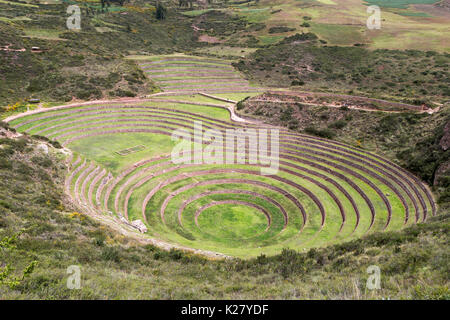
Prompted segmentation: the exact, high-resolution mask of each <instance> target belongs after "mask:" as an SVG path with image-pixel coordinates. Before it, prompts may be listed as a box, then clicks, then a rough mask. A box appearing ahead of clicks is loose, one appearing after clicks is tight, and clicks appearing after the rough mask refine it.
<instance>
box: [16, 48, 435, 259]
mask: <svg viewBox="0 0 450 320" xmlns="http://www.w3.org/2000/svg"><path fill="white" fill-rule="evenodd" d="M134 59H136V60H137V61H138V63H139V64H140V66H141V67H142V68H143V70H144V71H145V72H146V73H147V74H148V76H149V77H150V78H151V79H153V80H154V81H155V82H156V83H158V85H160V87H161V88H163V90H164V91H163V92H161V93H158V94H156V95H152V96H149V97H147V98H145V99H130V100H123V101H110V102H104V103H85V104H79V105H65V106H59V107H53V108H46V109H37V110H34V111H30V112H28V113H24V114H19V115H16V116H14V117H10V118H9V119H8V121H9V123H10V125H11V126H12V127H14V128H16V129H17V130H18V131H19V132H22V133H25V132H26V133H28V134H30V135H40V136H45V137H47V138H49V139H52V140H56V141H58V142H60V143H61V144H62V145H63V146H64V147H66V148H67V149H68V150H70V151H71V152H69V155H68V157H67V163H68V167H69V171H68V173H67V180H66V184H65V189H66V192H67V193H68V194H69V195H70V196H71V197H72V199H73V201H74V202H76V203H77V204H78V205H79V207H80V208H82V209H83V210H84V211H85V212H86V213H89V214H91V215H93V216H95V217H97V218H98V219H100V220H102V219H103V220H105V221H109V222H110V223H111V222H112V223H115V224H117V226H120V228H122V229H123V230H127V232H128V233H135V234H136V236H138V237H141V238H142V239H148V241H154V242H155V243H157V244H159V245H161V246H164V247H167V248H169V247H177V248H185V249H188V250H189V249H192V250H194V251H196V252H201V253H205V254H209V255H214V254H215V253H217V255H226V256H236V257H252V256H257V255H259V254H261V253H264V254H276V253H278V252H280V251H281V250H282V249H283V248H293V249H296V250H303V249H307V248H312V247H319V246H323V245H327V244H333V243H338V242H342V241H346V240H350V239H355V238H358V237H361V236H363V235H365V234H367V233H371V232H376V231H386V230H396V229H400V228H402V227H404V226H406V225H410V224H414V223H417V222H421V221H424V220H425V219H427V217H429V216H432V215H435V213H436V205H435V202H434V199H433V196H432V194H431V192H430V191H429V189H428V187H427V186H426V185H425V184H424V183H422V182H421V181H420V180H419V179H418V178H417V177H416V176H414V175H413V174H411V173H410V172H408V171H406V170H404V169H402V168H401V167H399V166H398V165H396V164H394V163H392V162H390V161H388V160H386V159H384V158H382V157H380V156H378V155H376V154H373V153H370V152H367V151H365V150H363V149H361V148H357V147H353V146H349V145H346V144H343V143H340V142H337V141H333V140H327V139H324V138H319V137H314V136H309V135H304V134H300V133H296V132H293V131H289V130H287V129H284V128H275V127H272V126H269V125H265V124H262V123H259V122H257V121H253V120H248V119H242V118H240V117H238V116H236V115H235V114H234V104H235V102H236V101H239V100H241V99H243V98H245V97H246V96H249V95H255V94H257V93H258V92H262V91H263V89H261V88H256V87H252V86H251V85H249V84H248V83H247V82H246V81H245V80H244V79H243V78H242V77H241V76H240V75H239V73H237V72H236V71H234V69H233V68H232V67H231V65H230V63H229V62H227V61H219V60H214V59H211V58H198V57H188V56H155V57H134ZM177 130H184V131H183V132H185V133H186V134H189V135H191V134H192V135H193V134H194V131H196V130H197V131H198V130H200V132H201V134H202V136H203V139H201V140H199V139H192V140H191V141H190V142H188V145H189V146H192V147H193V148H192V149H193V151H192V153H190V152H189V154H185V155H186V156H188V157H190V158H191V161H190V162H185V163H174V161H173V159H172V156H171V155H172V152H173V150H176V148H177V146H179V144H180V141H181V139H180V140H177V139H173V133H174V132H176V131H177ZM231 130H232V131H233V132H235V133H236V134H237V135H238V136H239V135H243V136H242V137H241V138H242V141H245V143H244V144H243V145H241V147H238V146H239V145H238V143H237V141H239V139H237V140H236V143H233V144H232V145H230V144H226V145H225V147H224V148H222V150H218V149H215V152H210V151H211V149H212V148H211V146H212V145H214V142H218V141H219V140H220V136H221V135H223V137H225V135H226V132H227V131H231ZM251 130H254V131H255V132H259V133H260V132H267V133H268V135H269V139H267V140H268V142H267V141H266V142H267V144H268V145H269V149H268V154H267V155H261V154H259V157H260V158H259V160H261V161H259V162H257V163H254V162H252V161H251V157H250V156H249V151H251V150H252V149H253V148H257V147H258V146H260V145H261V144H262V143H263V142H262V140H261V139H260V136H258V142H257V143H256V144H254V143H251V141H250V139H246V137H247V135H248V134H247V133H248V132H250V131H251ZM276 130H277V131H276ZM274 132H277V135H278V139H277V140H278V145H277V146H276V149H277V150H275V147H274V145H273V144H271V143H270V141H272V140H273V139H272V138H275V133H274ZM213 133H215V134H213ZM233 142H234V140H233ZM195 150H197V151H198V150H200V153H196V152H195ZM208 152H209V153H208ZM230 152H231V153H232V155H233V157H234V156H237V157H241V159H244V160H245V163H227V162H226V161H224V159H225V154H227V155H229V154H230ZM199 154H200V155H202V157H201V158H200V159H199V158H198V157H199ZM275 156H276V157H277V161H278V162H277V164H278V170H277V172H276V173H275V174H267V172H266V173H264V170H263V169H264V168H265V167H267V163H269V162H270V160H274V157H275ZM219 158H220V159H221V160H223V161H218V159H219ZM197 160H200V161H197ZM263 160H264V161H263ZM222 162H223V163H222ZM261 163H266V164H261Z"/></svg>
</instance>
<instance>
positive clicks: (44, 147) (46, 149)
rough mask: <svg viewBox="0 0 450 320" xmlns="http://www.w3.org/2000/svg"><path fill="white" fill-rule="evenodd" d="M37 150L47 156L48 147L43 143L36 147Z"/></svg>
mask: <svg viewBox="0 0 450 320" xmlns="http://www.w3.org/2000/svg"><path fill="white" fill-rule="evenodd" d="M37 148H38V150H42V152H43V153H45V154H48V146H47V145H46V144H44V143H40V144H38V146H37Z"/></svg>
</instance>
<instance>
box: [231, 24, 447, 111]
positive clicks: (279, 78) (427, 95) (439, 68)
mask: <svg viewBox="0 0 450 320" xmlns="http://www.w3.org/2000/svg"><path fill="white" fill-rule="evenodd" d="M315 38H316V37H315V36H314V34H311V33H308V34H297V35H295V36H292V37H288V38H285V39H284V40H283V41H281V42H280V43H278V44H276V45H272V46H269V47H267V48H262V49H259V50H257V51H256V52H254V53H252V54H250V55H249V56H248V57H247V58H244V59H241V60H240V61H239V63H236V64H235V66H236V67H237V68H238V69H239V70H240V71H242V72H244V73H245V74H246V75H247V76H248V78H249V79H250V80H251V81H255V82H258V83H260V84H261V85H264V86H273V87H290V86H293V87H297V88H300V89H301V90H316V91H331V92H340V93H349V94H359V95H366V96H370V97H385V98H388V99H395V98H394V97H398V98H400V99H402V100H403V101H404V102H410V103H413V104H419V105H420V104H423V103H428V104H430V105H433V102H436V101H437V102H442V101H445V100H446V99H448V97H449V96H450V91H449V85H448V81H449V79H450V77H449V72H448V66H449V64H450V55H449V54H447V53H446V54H440V53H437V52H434V51H428V52H421V51H415V50H406V51H400V50H374V51H370V50H367V49H365V48H362V47H337V46H327V45H321V44H320V42H317V41H314V39H315ZM311 41H313V42H311Z"/></svg>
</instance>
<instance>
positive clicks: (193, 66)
mask: <svg viewBox="0 0 450 320" xmlns="http://www.w3.org/2000/svg"><path fill="white" fill-rule="evenodd" d="M138 63H139V65H140V66H141V68H142V69H143V70H144V72H145V73H146V74H147V76H148V77H149V78H151V79H152V80H153V81H154V82H155V83H156V84H157V85H158V86H159V87H160V88H161V89H162V90H163V91H164V92H170V93H172V94H189V93H193V92H206V93H217V92H220V93H224V92H233V93H236V92H255V91H260V89H258V88H256V87H252V86H251V85H250V84H249V83H248V81H247V80H245V79H244V78H243V77H242V76H241V74H240V73H239V72H237V71H236V70H235V69H234V68H233V67H232V66H231V62H230V61H225V60H218V59H212V58H202V57H195V56H186V55H170V56H150V57H142V56H141V57H140V59H138Z"/></svg>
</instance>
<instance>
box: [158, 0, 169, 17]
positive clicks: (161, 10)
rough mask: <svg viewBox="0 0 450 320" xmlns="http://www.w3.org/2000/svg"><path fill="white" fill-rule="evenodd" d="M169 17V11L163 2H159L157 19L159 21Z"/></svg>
mask: <svg viewBox="0 0 450 320" xmlns="http://www.w3.org/2000/svg"><path fill="white" fill-rule="evenodd" d="M166 16H167V9H166V7H164V5H162V4H161V2H158V4H157V5H156V19H158V20H165V19H166Z"/></svg>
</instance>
